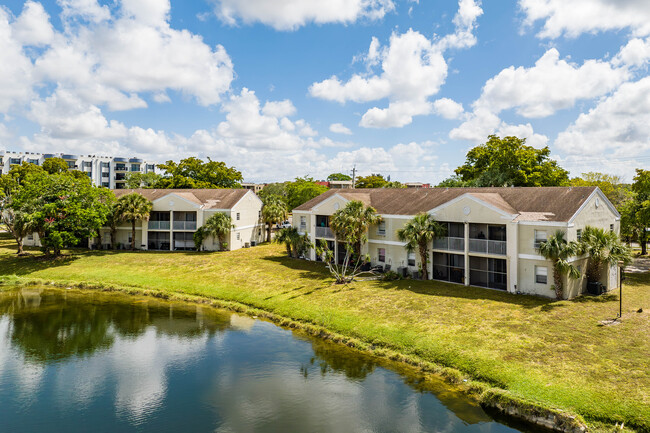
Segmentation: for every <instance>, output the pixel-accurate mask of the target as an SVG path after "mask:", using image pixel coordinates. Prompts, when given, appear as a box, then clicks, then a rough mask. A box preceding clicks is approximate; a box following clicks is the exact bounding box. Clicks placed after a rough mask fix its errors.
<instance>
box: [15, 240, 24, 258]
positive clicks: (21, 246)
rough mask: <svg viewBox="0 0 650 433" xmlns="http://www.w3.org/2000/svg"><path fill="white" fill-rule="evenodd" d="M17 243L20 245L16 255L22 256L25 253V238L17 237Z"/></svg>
mask: <svg viewBox="0 0 650 433" xmlns="http://www.w3.org/2000/svg"><path fill="white" fill-rule="evenodd" d="M16 242H17V243H18V252H17V253H16V254H18V255H21V254H23V253H24V252H25V250H24V249H23V238H22V237H20V236H16Z"/></svg>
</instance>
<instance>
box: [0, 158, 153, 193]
mask: <svg viewBox="0 0 650 433" xmlns="http://www.w3.org/2000/svg"><path fill="white" fill-rule="evenodd" d="M49 158H61V159H63V160H64V161H65V162H67V163H68V167H69V168H70V170H79V171H83V172H84V173H86V174H88V177H90V178H91V179H92V181H93V183H94V184H95V185H98V186H105V187H106V188H111V189H121V188H124V187H125V182H126V175H127V174H128V173H152V172H153V173H155V172H156V165H155V164H150V163H148V162H146V161H144V160H142V159H140V158H121V157H113V156H97V155H71V154H66V153H36V152H11V151H2V150H0V168H2V173H3V174H5V173H8V172H9V170H11V167H12V166H13V165H20V164H22V163H23V162H29V163H32V164H36V165H43V162H44V161H45V160H46V159H49Z"/></svg>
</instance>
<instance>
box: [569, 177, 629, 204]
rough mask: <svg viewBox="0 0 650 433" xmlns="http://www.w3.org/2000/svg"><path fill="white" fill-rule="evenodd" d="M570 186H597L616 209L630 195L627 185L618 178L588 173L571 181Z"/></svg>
mask: <svg viewBox="0 0 650 433" xmlns="http://www.w3.org/2000/svg"><path fill="white" fill-rule="evenodd" d="M571 186H597V187H598V188H600V190H601V191H602V192H603V194H605V196H607V198H608V199H609V201H611V202H612V204H613V205H614V206H615V207H616V208H617V209H618V208H619V207H620V206H621V205H622V204H623V203H624V202H625V201H626V200H629V199H630V198H631V195H632V190H631V189H630V186H629V185H626V184H624V183H623V181H622V179H621V178H620V176H613V175H611V174H605V173H597V172H589V173H582V176H580V177H574V178H573V179H571Z"/></svg>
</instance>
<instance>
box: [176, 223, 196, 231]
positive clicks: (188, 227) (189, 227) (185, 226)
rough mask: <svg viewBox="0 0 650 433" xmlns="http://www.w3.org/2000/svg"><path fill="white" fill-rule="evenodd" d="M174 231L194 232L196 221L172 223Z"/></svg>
mask: <svg viewBox="0 0 650 433" xmlns="http://www.w3.org/2000/svg"><path fill="white" fill-rule="evenodd" d="M174 230H196V221H174Z"/></svg>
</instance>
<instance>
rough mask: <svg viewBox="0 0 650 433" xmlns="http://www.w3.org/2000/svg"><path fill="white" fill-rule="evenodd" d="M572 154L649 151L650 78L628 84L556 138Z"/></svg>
mask: <svg viewBox="0 0 650 433" xmlns="http://www.w3.org/2000/svg"><path fill="white" fill-rule="evenodd" d="M555 145H556V146H557V147H559V148H560V149H562V150H563V151H565V152H567V153H569V154H573V155H603V154H605V153H607V152H609V153H611V152H612V151H613V152H614V155H616V154H620V156H626V157H630V156H634V155H638V154H639V153H641V152H643V151H647V150H650V77H645V78H642V79H641V80H639V81H636V82H630V83H625V84H623V85H621V87H620V88H619V89H618V90H616V92H614V93H613V94H612V95H611V96H609V97H608V98H605V99H604V100H602V101H600V102H599V103H598V105H596V107H594V108H593V109H591V110H589V112H587V113H582V114H580V116H578V118H577V120H576V121H575V122H574V123H572V124H571V125H570V126H569V127H568V128H567V129H566V130H565V131H563V132H561V133H560V134H559V135H558V137H557V139H556V140H555Z"/></svg>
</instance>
